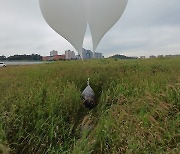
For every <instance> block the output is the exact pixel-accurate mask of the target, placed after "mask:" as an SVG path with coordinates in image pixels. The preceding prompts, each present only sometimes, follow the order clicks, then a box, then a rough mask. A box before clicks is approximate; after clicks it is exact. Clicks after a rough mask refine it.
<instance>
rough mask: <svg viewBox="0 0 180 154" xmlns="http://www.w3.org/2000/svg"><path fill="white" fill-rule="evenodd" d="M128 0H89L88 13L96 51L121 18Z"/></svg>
mask: <svg viewBox="0 0 180 154" xmlns="http://www.w3.org/2000/svg"><path fill="white" fill-rule="evenodd" d="M127 2H128V0H88V1H87V14H88V22H89V26H90V30H91V34H92V41H93V50H94V51H95V50H96V48H97V46H98V44H99V42H100V41H101V39H102V37H103V36H104V35H105V34H106V32H107V31H108V30H109V29H110V28H111V27H112V26H113V25H114V24H115V23H116V22H117V21H118V20H119V19H120V17H121V16H122V14H123V12H124V10H125V8H126V5H127Z"/></svg>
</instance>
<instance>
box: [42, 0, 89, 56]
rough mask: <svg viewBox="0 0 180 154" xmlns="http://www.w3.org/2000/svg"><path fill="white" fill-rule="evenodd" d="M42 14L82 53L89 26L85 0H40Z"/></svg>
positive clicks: (51, 25)
mask: <svg viewBox="0 0 180 154" xmlns="http://www.w3.org/2000/svg"><path fill="white" fill-rule="evenodd" d="M39 4H40V8H41V11H42V14H43V16H44V18H45V20H46V21H47V23H48V24H49V26H50V27H51V28H52V29H54V30H55V31H56V32H57V33H59V34H60V35H61V36H62V37H64V38H65V39H66V40H67V41H68V42H70V43H71V44H72V45H73V46H74V48H75V49H76V50H77V51H78V53H79V54H80V55H81V54H82V45H83V40H84V35H85V31H86V27H87V14H86V13H87V9H86V1H85V0H39Z"/></svg>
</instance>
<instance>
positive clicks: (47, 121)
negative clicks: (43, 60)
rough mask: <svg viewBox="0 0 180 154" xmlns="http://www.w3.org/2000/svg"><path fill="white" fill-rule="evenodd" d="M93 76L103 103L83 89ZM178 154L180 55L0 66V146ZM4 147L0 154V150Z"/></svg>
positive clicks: (12, 149) (21, 149) (25, 149)
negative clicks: (85, 99) (85, 97)
mask: <svg viewBox="0 0 180 154" xmlns="http://www.w3.org/2000/svg"><path fill="white" fill-rule="evenodd" d="M88 77H90V78H91V86H92V88H93V89H94V91H95V93H96V95H97V98H98V105H97V107H96V108H94V109H93V110H91V111H89V110H87V109H85V108H84V106H83V105H82V101H81V96H80V94H81V92H82V90H83V89H84V88H85V87H86V80H87V78H88ZM8 147H9V148H10V152H11V153H18V154H20V153H29V154H32V153H39V154H41V153H77V154H79V153H85V154H87V153H114V154H116V153H164V152H165V153H168V152H169V153H178V152H179V151H180V58H174V59H148V60H128V61H121V60H119V61H116V60H99V61H96V60H92V61H86V62H85V64H83V62H82V61H68V62H56V63H51V64H41V65H33V66H18V67H7V68H2V69H0V151H5V150H7V149H8ZM0 153H1V152H0Z"/></svg>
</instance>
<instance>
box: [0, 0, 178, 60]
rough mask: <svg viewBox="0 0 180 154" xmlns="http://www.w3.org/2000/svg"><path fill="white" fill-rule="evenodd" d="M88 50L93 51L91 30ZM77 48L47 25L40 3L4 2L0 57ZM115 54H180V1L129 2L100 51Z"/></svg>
mask: <svg viewBox="0 0 180 154" xmlns="http://www.w3.org/2000/svg"><path fill="white" fill-rule="evenodd" d="M84 47H85V48H86V49H92V42H91V35H90V33H89V30H87V33H86V37H85V41H84ZM67 49H71V50H74V48H73V47H72V46H71V45H70V44H69V43H68V42H67V41H66V40H65V39H63V38H62V37H61V36H59V35H58V34H57V33H56V32H54V31H53V30H52V29H51V28H50V27H49V26H48V25H47V23H46V22H45V20H44V19H43V17H42V14H41V12H40V8H39V1H38V0H0V55H6V56H9V55H14V54H32V53H38V54H41V55H49V51H50V50H57V51H59V54H63V53H64V51H65V50H67ZM97 51H98V52H102V53H103V54H104V55H105V56H106V57H107V56H110V55H113V54H125V55H128V56H142V55H145V56H149V55H159V54H164V55H165V54H180V0H129V2H128V5H127V8H126V10H125V12H124V14H123V16H122V18H121V19H120V20H119V21H118V23H117V24H116V25H115V26H114V27H113V28H112V29H111V30H110V31H109V32H108V33H107V34H106V35H105V37H104V38H103V39H102V41H101V43H100V44H99V46H98V48H97Z"/></svg>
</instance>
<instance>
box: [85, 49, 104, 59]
mask: <svg viewBox="0 0 180 154" xmlns="http://www.w3.org/2000/svg"><path fill="white" fill-rule="evenodd" d="M82 58H83V59H92V58H95V59H101V58H103V56H102V53H98V52H94V53H93V52H92V51H91V50H86V49H84V48H83V49H82Z"/></svg>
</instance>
